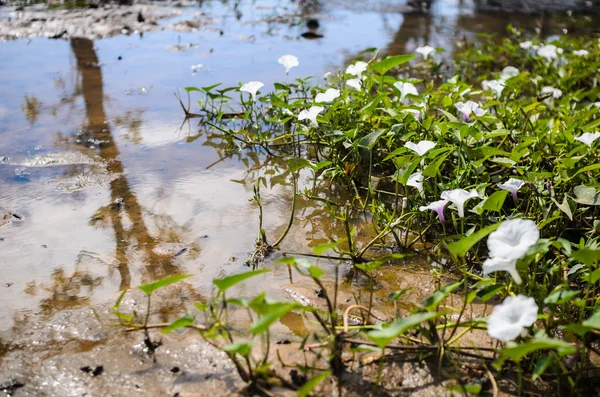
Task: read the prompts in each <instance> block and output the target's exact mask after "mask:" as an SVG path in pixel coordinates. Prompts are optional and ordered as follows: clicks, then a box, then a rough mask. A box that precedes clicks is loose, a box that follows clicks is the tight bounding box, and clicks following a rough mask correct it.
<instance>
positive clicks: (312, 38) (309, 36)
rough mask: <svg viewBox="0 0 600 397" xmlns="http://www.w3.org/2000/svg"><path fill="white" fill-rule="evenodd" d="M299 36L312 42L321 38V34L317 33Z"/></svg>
mask: <svg viewBox="0 0 600 397" xmlns="http://www.w3.org/2000/svg"><path fill="white" fill-rule="evenodd" d="M300 36H302V37H303V38H305V39H307V40H314V39H320V38H323V35H322V34H318V33H315V32H304V33H302V34H301V35H300Z"/></svg>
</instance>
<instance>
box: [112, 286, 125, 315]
mask: <svg viewBox="0 0 600 397" xmlns="http://www.w3.org/2000/svg"><path fill="white" fill-rule="evenodd" d="M126 293H127V289H125V290H123V292H121V295H119V299H117V302H115V304H114V305H113V306H112V308H113V310H119V307H120V306H121V302H123V298H124V297H125V294H126Z"/></svg>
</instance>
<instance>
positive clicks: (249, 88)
mask: <svg viewBox="0 0 600 397" xmlns="http://www.w3.org/2000/svg"><path fill="white" fill-rule="evenodd" d="M263 86H264V84H263V83H261V82H260V81H249V82H247V83H246V84H244V85H243V86H241V87H240V91H245V92H247V93H249V94H250V95H252V100H253V101H256V93H257V92H258V90H260V89H261V87H263Z"/></svg>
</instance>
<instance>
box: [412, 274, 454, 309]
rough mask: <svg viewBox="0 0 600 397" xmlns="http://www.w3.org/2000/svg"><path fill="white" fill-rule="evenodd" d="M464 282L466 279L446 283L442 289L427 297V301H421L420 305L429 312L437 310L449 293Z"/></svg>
mask: <svg viewBox="0 0 600 397" xmlns="http://www.w3.org/2000/svg"><path fill="white" fill-rule="evenodd" d="M463 282H464V280H462V281H457V282H455V283H452V284H448V285H446V286H445V287H444V288H442V289H441V290H438V291H435V292H434V293H433V294H432V295H431V296H430V297H429V298H427V299H425V301H424V302H423V303H421V304H420V305H419V306H420V307H422V308H423V309H425V310H427V311H428V312H433V311H435V310H437V307H438V306H439V304H440V303H441V302H442V301H443V300H444V299H445V298H446V297H447V296H448V295H450V294H451V293H452V292H454V291H455V290H456V289H457V288H458V287H460V286H461V285H462V283H463Z"/></svg>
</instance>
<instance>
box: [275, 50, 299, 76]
mask: <svg viewBox="0 0 600 397" xmlns="http://www.w3.org/2000/svg"><path fill="white" fill-rule="evenodd" d="M277 62H279V63H280V64H282V65H283V67H284V68H285V74H288V73H289V72H290V69H291V68H293V67H296V66H298V65H300V62H298V58H297V57H295V56H294V55H282V56H280V57H279V59H278V60H277Z"/></svg>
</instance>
